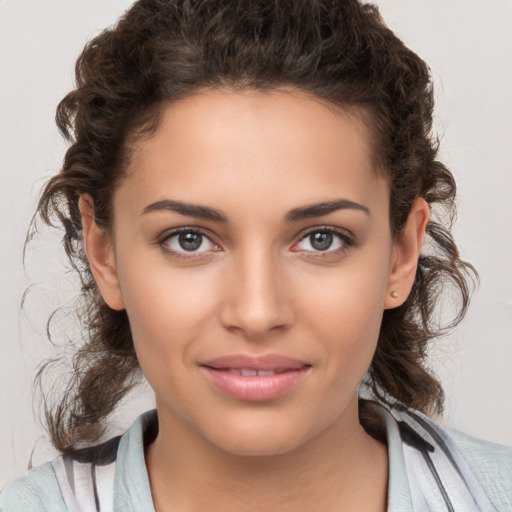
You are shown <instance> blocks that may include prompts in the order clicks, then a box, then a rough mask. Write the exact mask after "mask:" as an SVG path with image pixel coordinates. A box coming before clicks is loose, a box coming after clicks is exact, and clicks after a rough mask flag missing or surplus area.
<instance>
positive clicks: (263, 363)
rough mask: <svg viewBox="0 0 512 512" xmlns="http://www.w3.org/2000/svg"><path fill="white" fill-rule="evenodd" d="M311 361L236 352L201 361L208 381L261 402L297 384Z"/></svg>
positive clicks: (234, 395)
mask: <svg viewBox="0 0 512 512" xmlns="http://www.w3.org/2000/svg"><path fill="white" fill-rule="evenodd" d="M310 368H311V365H310V364H308V363H306V362H304V361H300V360H298V359H293V358H289V357H286V356H282V355H278V354H268V355H265V356H248V355H242V354H235V355H229V356H223V357H219V358H216V359H212V360H208V361H205V362H203V363H201V364H200V369H201V371H202V372H203V374H204V375H205V377H206V379H207V381H208V382H209V383H210V384H211V385H213V387H214V388H216V389H217V390H220V391H221V392H222V393H224V394H227V395H229V396H230V397H232V398H236V399H238V400H243V401H250V402H258V401H266V400H272V399H275V398H278V397H280V396H281V395H283V394H285V393H286V392H288V391H290V390H291V389H292V388H294V387H296V386H297V385H298V384H299V383H300V382H301V381H302V380H303V379H304V377H305V376H306V375H307V374H308V372H309V369H310Z"/></svg>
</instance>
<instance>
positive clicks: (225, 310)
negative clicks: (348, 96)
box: [220, 251, 294, 339]
mask: <svg viewBox="0 0 512 512" xmlns="http://www.w3.org/2000/svg"><path fill="white" fill-rule="evenodd" d="M285 281H286V279H285V276H284V275H283V271H282V270H281V269H280V268H279V263H278V262H276V261H275V258H273V257H272V255H271V254H268V253H267V254H266V253H264V252H263V251H259V252H258V253H255V252H254V251H252V254H251V255H250V256H246V257H240V258H238V259H236V261H235V260H234V261H233V262H232V266H231V268H230V269H229V276H228V278H227V280H226V282H225V289H224V297H225V300H224V301H223V305H222V309H221V313H220V318H221V322H222V324H223V325H224V327H225V328H227V329H228V330H230V331H235V332H240V333H242V334H243V335H244V336H245V337H246V338H250V339H261V338H263V337H265V336H266V335H267V334H269V333H271V332H276V331H279V330H285V329H286V328H288V327H289V326H290V325H291V324H292V322H293V320H294V310H293V306H292V302H291V300H290V298H289V297H288V296H287V292H290V290H287V289H286V284H285Z"/></svg>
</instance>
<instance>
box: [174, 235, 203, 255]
mask: <svg viewBox="0 0 512 512" xmlns="http://www.w3.org/2000/svg"><path fill="white" fill-rule="evenodd" d="M178 243H179V245H180V247H181V248H182V249H184V250H185V251H195V250H197V249H199V247H201V244H202V243H203V235H201V234H200V233H181V235H179V237H178Z"/></svg>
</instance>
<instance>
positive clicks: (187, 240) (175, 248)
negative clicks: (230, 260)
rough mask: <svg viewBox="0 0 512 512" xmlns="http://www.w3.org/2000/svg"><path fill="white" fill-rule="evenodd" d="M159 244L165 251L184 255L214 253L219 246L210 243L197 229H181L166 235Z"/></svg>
mask: <svg viewBox="0 0 512 512" xmlns="http://www.w3.org/2000/svg"><path fill="white" fill-rule="evenodd" d="M159 244H160V245H161V246H162V247H163V248H164V249H165V250H167V251H170V252H172V253H178V254H180V255H184V256H186V254H187V253H188V254H201V253H205V252H209V251H216V250H218V249H219V246H218V245H217V244H215V243H214V242H212V241H211V240H210V238H208V236H206V235H205V234H204V233H202V232H201V231H199V230H197V229H192V228H181V229H179V230H174V231H172V232H170V233H167V234H166V235H165V236H164V237H163V238H162V240H161V241H159Z"/></svg>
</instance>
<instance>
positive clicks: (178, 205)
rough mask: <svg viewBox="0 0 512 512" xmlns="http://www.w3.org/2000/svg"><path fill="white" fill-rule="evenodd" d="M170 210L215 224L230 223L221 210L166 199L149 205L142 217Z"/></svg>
mask: <svg viewBox="0 0 512 512" xmlns="http://www.w3.org/2000/svg"><path fill="white" fill-rule="evenodd" d="M162 210H168V211H171V212H176V213H180V214H181V215H187V216H188V217H196V218H198V219H206V220H213V221H215V222H228V218H227V217H226V215H224V214H223V213H222V212H220V211H219V210H215V209H214V208H210V207H209V206H200V205H197V204H190V203H183V202H181V201H172V200H170V199H164V200H162V201H156V202H154V203H151V204H148V205H147V206H146V207H145V208H144V210H143V211H142V215H144V214H146V213H151V212H158V211H162Z"/></svg>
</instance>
